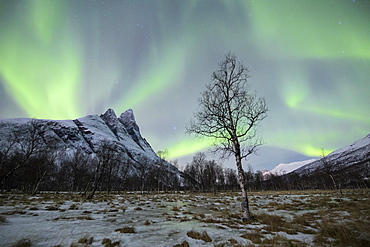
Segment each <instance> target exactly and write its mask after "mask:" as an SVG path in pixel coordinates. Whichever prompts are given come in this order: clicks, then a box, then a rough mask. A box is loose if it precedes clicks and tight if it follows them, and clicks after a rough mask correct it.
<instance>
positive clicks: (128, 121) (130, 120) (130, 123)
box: [118, 109, 139, 131]
mask: <svg viewBox="0 0 370 247" xmlns="http://www.w3.org/2000/svg"><path fill="white" fill-rule="evenodd" d="M118 119H119V121H120V122H121V123H122V124H123V125H124V126H125V128H126V129H127V130H130V129H134V130H136V131H139V126H138V125H137V124H136V120H135V116H134V111H133V110H132V109H128V110H126V111H125V112H124V113H122V114H121V116H120V117H119V118H118Z"/></svg>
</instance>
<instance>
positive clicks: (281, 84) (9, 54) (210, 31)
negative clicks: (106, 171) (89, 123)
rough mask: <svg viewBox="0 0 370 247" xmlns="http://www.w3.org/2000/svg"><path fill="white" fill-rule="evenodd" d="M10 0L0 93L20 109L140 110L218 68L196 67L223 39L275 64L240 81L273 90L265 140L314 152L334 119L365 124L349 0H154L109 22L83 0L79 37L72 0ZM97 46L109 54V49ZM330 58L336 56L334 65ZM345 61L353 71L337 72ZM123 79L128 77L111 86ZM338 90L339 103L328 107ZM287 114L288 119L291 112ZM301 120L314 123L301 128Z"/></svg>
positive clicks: (358, 39) (364, 44)
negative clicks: (318, 72)
mask: <svg viewBox="0 0 370 247" xmlns="http://www.w3.org/2000/svg"><path fill="white" fill-rule="evenodd" d="M359 2H362V3H364V1H359ZM16 3H17V4H14V5H13V6H14V8H13V9H11V10H10V11H8V10H7V9H5V8H3V6H5V3H4V2H0V16H2V17H0V20H1V21H2V23H4V24H2V25H1V26H0V27H1V29H0V44H1V45H0V58H1V59H0V77H1V78H2V79H3V81H4V85H3V88H4V89H5V90H6V92H7V94H8V95H10V97H11V98H12V99H13V100H14V102H15V103H16V104H17V105H18V107H19V108H20V109H21V111H23V112H24V114H25V115H26V116H28V117H37V118H51V119H70V118H77V117H81V116H83V115H84V114H87V113H92V112H94V113H95V112H96V108H98V109H99V110H100V109H104V108H108V107H113V108H116V109H127V108H134V110H135V111H136V109H138V111H141V112H145V111H144V109H145V108H146V107H147V105H148V104H150V103H148V102H150V101H151V100H153V101H160V98H161V97H164V95H165V94H173V93H174V92H175V91H176V90H178V89H179V88H183V87H181V85H186V86H188V84H189V87H196V86H197V85H204V83H206V82H207V79H208V78H209V76H210V73H211V71H213V70H215V69H216V68H215V67H212V66H214V64H207V65H206V67H205V68H204V69H199V68H202V67H203V66H204V64H205V63H206V62H207V61H209V60H211V58H213V56H212V54H213V53H215V52H216V51H217V52H219V51H220V50H222V52H221V54H225V53H226V52H229V51H231V52H235V53H236V54H237V56H238V58H242V57H248V55H249V54H254V57H253V56H252V57H253V58H252V59H254V60H255V61H254V60H250V61H249V60H248V61H244V62H245V65H247V66H249V63H254V64H253V66H254V67H257V65H260V67H263V66H264V64H274V70H275V71H276V72H275V73H273V75H271V76H267V77H265V79H266V78H267V79H268V80H270V81H271V82H270V84H268V83H269V82H268V81H264V80H262V79H261V78H262V76H261V75H259V74H258V72H260V73H263V72H266V71H264V70H263V69H260V70H259V71H258V70H256V72H255V73H256V75H255V76H254V75H253V77H252V78H251V80H250V81H251V83H252V84H254V83H255V82H257V83H256V88H257V90H258V92H259V93H260V95H261V96H264V97H265V98H266V99H267V101H268V102H269V100H271V101H273V103H272V104H271V107H270V112H269V116H268V118H267V119H266V120H265V123H262V126H261V135H262V136H263V137H264V139H266V142H267V144H268V145H272V146H279V147H283V148H287V149H291V150H295V151H299V152H301V153H303V154H306V155H309V156H320V155H321V149H322V148H325V151H326V152H329V151H332V150H333V149H335V148H338V147H337V146H335V145H337V144H335V143H336V140H338V139H339V138H341V136H338V131H335V129H344V127H343V126H353V127H351V129H350V130H348V133H347V136H346V139H345V140H343V142H345V143H346V142H348V141H349V140H352V141H353V139H352V138H353V137H354V136H356V137H357V136H364V135H366V134H367V133H368V129H369V128H368V127H369V123H370V118H369V117H368V116H369V114H368V113H369V111H368V105H369V97H368V90H369V72H367V73H365V72H364V71H368V68H369V67H370V42H369V41H370V30H369V29H370V28H369V23H370V17H369V15H368V13H367V10H366V8H363V9H361V8H359V7H358V6H357V5H356V4H352V1H345V0H343V1H296V0H286V1H278V2H270V1H269V3H268V4H267V3H266V1H175V2H174V4H175V5H176V6H177V8H176V12H174V13H173V14H171V11H173V9H171V7H170V6H171V5H168V4H167V3H166V2H165V1H164V2H159V3H157V4H155V5H154V4H153V5H151V6H155V9H154V10H153V11H152V12H150V14H148V16H145V15H143V16H144V17H138V19H137V20H136V19H130V18H126V19H125V18H124V17H125V16H124V15H122V16H120V15H119V16H118V17H115V16H113V17H111V20H112V23H113V24H114V25H113V24H112V25H110V26H108V28H107V26H105V25H107V23H105V22H104V20H103V14H102V13H103V12H102V11H103V10H100V8H101V9H102V8H103V5H102V4H101V3H99V2H91V3H90V5H89V6H88V5H86V13H88V14H86V16H84V17H85V19H86V23H88V24H89V26H91V27H89V28H91V29H92V30H94V31H93V32H91V33H92V34H93V35H90V36H88V37H84V32H87V31H86V30H87V29H86V28H85V26H84V25H83V23H82V24H81V23H78V22H77V21H74V19H73V17H74V16H75V15H81V16H82V14H81V13H77V12H74V8H75V5H78V4H81V2H74V1H49V0H30V1H17V2H16ZM114 4H118V3H114ZM145 4H152V2H149V1H148V2H146V3H139V5H138V7H137V8H138V9H140V8H141V7H142V6H141V5H145ZM95 5H96V6H95ZM211 5H212V7H214V9H213V8H211ZM92 6H95V7H92ZM204 10H209V11H206V12H207V13H205V11H204ZM110 11H111V12H113V11H114V9H111V10H110ZM125 11H126V10H125ZM76 13H77V14H76ZM117 13H120V12H119V11H118V10H117ZM125 13H128V10H127V12H125ZM142 14H143V13H142ZM138 16H139V14H138ZM146 17H147V19H148V20H149V21H148V20H146V19H145V18H146ZM107 18H108V17H107ZM81 19H83V18H81ZM140 21H141V22H143V23H144V24H147V22H150V24H147V25H149V27H148V28H147V30H144V31H146V32H147V34H146V36H147V37H146V38H142V39H140V40H139V41H138V36H135V35H129V34H130V33H129V30H130V28H132V27H135V28H140V27H141V26H139V25H138V23H137V22H140ZM81 22H82V21H81ZM116 22H117V23H121V22H123V25H122V26H124V27H123V28H124V29H123V31H122V33H123V34H122V36H120V37H119V38H115V36H109V35H112V33H115V32H116V33H119V31H117V30H118V29H117V30H115V29H113V26H114V27H115V28H116V26H117V28H118V25H115V24H117V23H116ZM230 23H231V24H230ZM108 24H110V23H108ZM119 25H120V24H119ZM110 28H111V29H112V30H110ZM107 30H108V31H107ZM138 30H139V31H141V32H144V31H143V30H140V29H138ZM169 30H172V31H169ZM126 33H127V35H126ZM105 36H107V37H105ZM123 37H124V38H123ZM140 38H141V37H140ZM145 39H147V40H145ZM138 42H143V44H141V43H140V44H137V43H138ZM145 42H147V43H145ZM87 43H88V45H86V44H87ZM105 43H108V44H107V45H105V46H102V44H105ZM89 45H90V46H89ZM86 47H90V48H89V49H88V48H86ZM122 47H127V48H126V49H124V50H123V51H124V52H122V53H121V54H120V53H119V52H117V50H119V49H118V48H122ZM131 47H132V50H134V47H139V48H138V51H137V54H138V56H139V57H138V58H137V59H138V60H140V61H139V62H137V63H136V64H135V68H134V69H132V68H130V66H131V67H132V65H130V60H131V59H132V54H135V53H134V52H133V51H131ZM104 52H106V53H109V54H110V55H109V56H108V55H107V56H108V58H105V57H104V55H103V53H104ZM130 52H131V53H130ZM135 52H136V51H135ZM210 54H211V55H210ZM239 54H242V55H239ZM135 55H136V54H135ZM126 56H127V57H126ZM122 57H123V58H122ZM204 57H206V58H208V57H209V60H207V59H205V58H204ZM199 58H201V59H199ZM219 58H220V59H222V57H219ZM123 60H124V61H123ZM318 60H320V66H322V67H323V69H322V70H323V71H325V72H323V74H324V77H325V78H324V79H322V80H324V81H325V80H326V81H327V83H328V84H329V86H328V87H327V88H325V89H322V91H320V90H321V89H319V87H317V88H316V86H315V84H317V85H318V82H317V80H318V79H321V78H319V77H315V76H313V75H312V70H313V69H317V68H316V67H315V66H317V65H315V62H316V61H318ZM296 61H297V62H296ZM333 63H335V64H336V66H333V65H332V64H333ZM266 66H267V65H266ZM338 67H343V72H340V71H341V70H338ZM348 70H349V71H351V73H349V74H348V73H346V72H347V71H348ZM193 71H194V72H193ZM338 71H339V72H338ZM344 71H346V72H344ZM252 72H253V70H252ZM189 74H191V76H190V77H189ZM200 78H201V79H200ZM204 78H206V79H205V80H204ZM198 80H199V81H198ZM122 81H124V83H126V82H127V85H126V84H125V85H124V86H120V84H118V82H120V83H121V82H122ZM192 81H196V83H194V82H192ZM312 82H314V84H313V83H312ZM271 84H276V85H271ZM199 88H202V87H199ZM355 88H357V89H356V90H355ZM358 88H360V89H358ZM362 88H363V89H362ZM201 90H202V89H201ZM177 93H180V94H181V93H182V92H177ZM113 98H115V99H116V98H118V99H119V100H112V99H113ZM338 98H340V99H341V101H342V102H346V103H345V104H343V103H341V104H340V105H339V106H338ZM354 99H355V100H354ZM82 103H83V104H82ZM184 104H186V102H185V103H184V102H182V103H178V105H174V106H173V107H176V106H177V107H179V108H180V107H182V106H183V105H184ZM190 105H191V106H193V105H194V104H190ZM193 110H194V109H191V110H190V111H193ZM6 111H8V110H6ZM173 111H175V110H173ZM148 114H149V113H148ZM167 114H170V113H167ZM5 117H6V116H5ZM270 119H271V120H270ZM286 119H294V120H293V121H292V122H293V123H289V122H287V120H286ZM317 119H320V120H321V121H317ZM149 121H150V120H149ZM183 124H185V122H184V123H183ZM288 124H289V126H288ZM307 125H308V126H310V127H312V128H313V129H315V130H316V131H315V132H313V131H311V130H308V129H307V127H304V126H307ZM292 126H293V127H292ZM327 126H328V127H327ZM329 126H330V127H329ZM297 136H299V139H298V138H297ZM149 140H152V139H151V138H149ZM210 145H211V141H210V140H203V141H201V140H199V139H192V138H189V137H185V138H184V137H183V136H182V135H177V136H176V138H173V139H172V138H171V137H169V139H168V140H159V138H158V141H157V143H155V144H154V146H159V147H161V149H164V148H167V149H168V150H169V153H170V155H171V157H170V158H171V159H174V158H178V157H180V156H184V155H188V154H192V153H194V152H197V151H201V150H204V149H205V148H207V147H209V146H210Z"/></svg>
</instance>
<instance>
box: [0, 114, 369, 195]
mask: <svg viewBox="0 0 370 247" xmlns="http://www.w3.org/2000/svg"><path fill="white" fill-rule="evenodd" d="M39 132H40V129H39V128H37V126H36V123H35V122H33V121H31V122H30V123H29V124H27V127H26V128H23V129H22V132H21V133H14V135H9V136H7V137H6V139H2V140H0V141H1V143H0V189H1V190H5V191H11V190H17V191H22V192H25V193H32V194H36V193H37V192H38V191H71V192H80V193H81V194H83V195H85V196H86V197H88V198H91V197H92V196H93V195H94V193H95V192H96V191H106V192H107V193H110V192H112V191H171V190H191V191H199V192H217V191H238V190H239V187H238V186H239V185H238V180H237V179H238V176H237V174H236V171H235V170H234V169H230V168H224V167H222V165H220V164H218V163H217V162H216V161H214V160H207V159H206V155H205V154H204V153H197V154H195V155H194V157H193V160H192V162H191V163H190V164H187V165H186V167H185V168H184V171H183V173H182V174H181V175H180V173H175V172H174V170H171V169H169V167H168V163H167V162H165V161H164V159H161V158H158V159H157V160H156V161H153V160H149V159H148V158H145V157H142V158H140V160H135V161H134V160H133V159H131V158H130V157H128V155H127V153H126V152H125V150H120V148H119V146H116V145H115V144H114V143H112V142H108V141H102V142H101V143H100V145H99V147H98V148H97V150H95V153H92V154H88V153H86V152H85V151H84V150H80V149H77V150H76V149H74V150H71V149H64V150H63V149H61V148H60V147H57V146H56V142H55V141H53V140H52V139H45V138H42V137H43V136H44V135H43V133H39ZM158 153H159V156H161V157H162V155H163V152H158ZM321 164H322V165H321V166H318V167H317V168H316V169H315V170H313V171H310V172H309V173H306V174H296V173H291V174H287V175H283V176H276V175H273V174H269V175H263V174H262V172H261V171H257V172H253V169H252V167H251V166H248V169H247V171H246V172H245V179H246V187H247V189H248V190H250V191H259V190H307V189H309V190H313V189H324V190H331V189H332V190H337V191H338V192H339V191H340V190H341V189H344V188H369V186H370V181H369V179H368V178H369V177H370V162H369V161H365V162H362V163H358V164H356V165H352V166H350V167H345V166H343V165H341V164H330V162H328V161H327V160H326V159H325V158H324V157H323V158H322V159H321Z"/></svg>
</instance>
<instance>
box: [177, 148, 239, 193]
mask: <svg viewBox="0 0 370 247" xmlns="http://www.w3.org/2000/svg"><path fill="white" fill-rule="evenodd" d="M184 177H185V184H184V188H185V189H190V190H197V191H202V192H212V191H213V192H216V191H219V190H233V191H235V190H238V186H239V185H238V176H237V174H236V171H235V170H234V169H231V168H225V169H224V168H223V167H222V165H220V164H217V162H216V161H214V160H207V159H206V155H205V153H202V152H199V153H196V154H195V155H194V157H193V160H192V162H191V163H190V164H187V166H186V167H185V169H184Z"/></svg>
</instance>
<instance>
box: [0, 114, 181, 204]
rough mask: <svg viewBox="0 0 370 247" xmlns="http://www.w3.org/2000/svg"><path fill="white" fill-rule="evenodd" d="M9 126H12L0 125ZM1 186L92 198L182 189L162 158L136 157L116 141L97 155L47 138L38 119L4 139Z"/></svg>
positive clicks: (104, 145) (0, 158)
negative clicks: (100, 194) (98, 193)
mask: <svg viewBox="0 0 370 247" xmlns="http://www.w3.org/2000/svg"><path fill="white" fill-rule="evenodd" d="M1 127H4V128H6V127H7V126H1ZM0 142H1V143H0V189H2V190H18V191H22V192H26V193H32V194H36V193H37V192H38V191H40V190H49V191H50V190H51V191H75V192H80V193H82V194H84V195H85V196H86V197H87V198H91V197H93V196H94V194H95V192H96V191H107V192H108V193H110V192H111V191H121V190H141V191H144V190H145V191H148V190H169V189H179V187H180V180H179V177H178V175H177V174H176V173H175V172H174V171H173V170H171V169H169V167H168V163H166V162H165V161H164V160H163V159H157V160H155V161H154V160H151V159H149V158H147V157H141V158H139V159H137V160H133V159H131V158H129V157H128V155H127V153H126V152H125V150H122V148H120V147H119V146H118V145H115V144H114V143H113V142H109V141H102V142H101V143H100V145H99V147H98V148H97V150H95V152H94V153H91V154H88V153H87V152H85V151H84V150H82V149H73V150H72V149H68V148H66V147H61V146H60V145H59V146H58V145H57V142H56V141H55V140H53V139H52V138H45V135H44V133H43V132H42V128H40V126H38V124H37V120H31V121H29V122H28V123H27V124H26V125H25V126H23V127H22V128H21V129H20V130H19V131H18V132H16V133H13V132H12V133H9V135H8V136H7V137H6V138H3V139H1V140H0Z"/></svg>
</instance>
